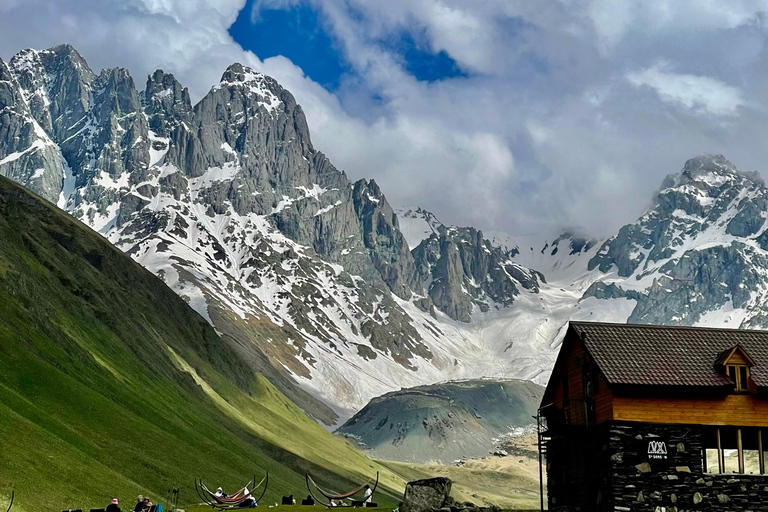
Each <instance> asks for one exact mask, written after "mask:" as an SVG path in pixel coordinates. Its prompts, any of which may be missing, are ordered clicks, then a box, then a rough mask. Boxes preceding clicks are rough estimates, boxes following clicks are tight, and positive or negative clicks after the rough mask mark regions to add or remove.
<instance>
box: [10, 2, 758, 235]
mask: <svg viewBox="0 0 768 512" xmlns="http://www.w3.org/2000/svg"><path fill="white" fill-rule="evenodd" d="M299 2H307V3H310V4H311V5H312V7H313V8H314V9H316V10H318V12H319V13H320V19H321V20H322V22H323V27H324V28H327V29H328V30H329V31H330V32H331V34H332V37H333V38H334V39H335V41H336V42H337V43H338V46H339V48H341V49H342V52H343V56H342V58H343V59H344V60H345V61H346V62H345V63H346V64H347V66H348V67H349V68H350V69H351V72H350V74H349V76H345V77H343V78H342V80H341V83H340V86H339V88H338V90H336V91H334V93H333V94H331V93H329V92H328V91H327V90H325V89H324V88H322V87H321V86H320V85H318V84H317V83H315V82H314V81H312V80H311V79H310V78H308V77H306V76H305V75H304V73H303V71H302V70H301V69H300V68H298V67H297V66H295V65H294V64H293V63H292V62H291V61H290V60H289V59H287V58H285V57H274V58H269V59H266V60H264V61H263V62H262V60H261V59H259V58H258V56H256V55H254V54H253V53H251V52H248V51H244V50H243V49H242V48H241V47H240V46H239V45H238V44H237V43H236V42H235V41H233V40H232V38H231V37H230V36H229V34H228V32H227V29H228V27H229V26H230V25H231V24H232V22H233V21H234V20H235V19H236V17H237V15H238V12H239V11H240V10H241V9H242V8H243V6H244V5H245V0H222V1H214V0H122V1H112V2H102V1H99V0H25V1H23V2H22V1H20V0H0V13H2V15H1V16H0V56H2V57H3V58H5V59H7V58H10V57H11V55H13V54H14V53H15V52H17V51H19V50H20V49H22V48H26V47H34V48H45V47H49V46H53V45H55V44H59V43H62V42H68V43H71V44H73V45H74V46H75V47H76V48H77V49H78V50H79V51H80V52H81V53H82V54H83V55H84V57H85V58H86V59H87V60H88V62H89V64H90V65H91V67H92V68H94V69H95V70H96V71H97V72H98V70H99V69H101V68H104V67H114V66H121V67H125V68H128V69H129V70H130V71H131V73H132V75H133V76H134V79H135V80H136V82H137V86H138V87H139V88H142V84H143V83H144V80H145V77H146V75H147V74H149V73H151V72H152V71H153V70H154V69H155V68H158V67H161V68H163V69H164V70H165V71H167V72H172V73H174V74H175V75H176V77H177V78H178V79H179V80H180V81H181V82H182V83H183V84H184V85H186V86H188V87H189V88H190V91H191V93H192V96H193V98H194V99H198V98H200V97H201V96H202V95H203V94H205V93H206V92H207V91H208V89H209V88H210V87H211V86H212V85H213V84H215V83H216V82H218V80H219V78H220V76H221V74H222V72H223V71H224V69H225V68H226V67H227V66H228V65H229V64H231V63H232V62H235V61H240V62H243V63H244V64H248V65H251V66H253V67H255V68H256V69H258V70H260V71H262V72H265V73H267V74H269V75H271V76H273V77H275V78H276V79H277V80H278V81H279V82H280V83H281V84H282V85H283V86H285V87H286V88H287V89H288V90H290V91H291V92H293V93H294V95H295V96H296V98H297V100H298V101H299V103H301V104H302V107H303V108H304V110H305V112H306V113H307V119H308V122H309V125H310V129H311V131H312V140H313V143H314V145H315V147H317V148H318V149H319V150H321V151H323V152H325V153H326V154H327V155H328V156H329V157H330V159H331V161H332V162H333V163H334V164H335V165H336V166H337V167H339V168H340V169H343V170H345V171H346V172H347V173H348V174H349V176H350V177H351V178H353V179H356V178H361V177H368V178H375V179H376V180H377V181H378V182H379V183H380V184H381V185H382V188H383V190H384V192H385V193H386V194H387V197H388V198H389V199H390V202H392V203H393V204H395V205H397V204H411V205H413V204H419V205H422V206H424V207H426V208H428V209H431V210H433V211H434V212H435V213H436V214H437V215H438V217H439V218H441V219H443V220H445V221H447V222H452V223H458V224H464V225H476V226H477V227H479V228H482V229H498V230H507V231H511V232H522V231H526V232H530V231H532V230H534V229H537V227H547V226H560V225H564V224H567V225H569V226H581V227H583V228H584V229H585V230H588V231H591V232H599V233H605V232H607V231H611V230H614V229H616V228H617V227H618V226H619V225H621V224H623V223H625V222H627V221H630V220H633V219H634V218H635V217H636V216H637V215H638V213H639V212H640V211H641V209H642V208H643V207H644V206H645V204H646V203H647V201H648V199H649V198H650V197H651V194H652V192H653V190H654V189H655V188H656V187H657V186H658V185H659V184H660V183H661V180H662V179H663V177H664V176H665V175H666V174H668V173H669V172H674V171H675V170H676V169H679V168H680V167H681V166H682V164H683V162H684V161H685V159H686V158H689V157H691V156H694V155H696V154H699V153H703V152H708V153H723V154H725V155H726V156H728V157H729V158H731V159H732V160H734V161H735V162H736V163H737V164H738V165H740V166H741V167H743V168H745V169H758V170H762V171H765V170H766V169H765V168H764V162H766V161H768V146H766V145H765V144H764V136H765V126H766V121H768V120H766V114H765V112H766V111H768V109H766V107H767V106H768V105H766V103H768V66H766V63H768V49H767V47H766V45H765V28H764V27H765V23H764V22H762V24H761V23H760V20H761V19H763V20H764V19H766V17H765V14H764V12H765V11H766V10H768V8H767V6H766V4H767V3H768V0H763V1H750V0H734V1H732V2H719V1H714V0H661V1H654V2H650V1H639V2H630V1H626V2H623V1H619V0H611V1H604V0H587V1H580V0H578V1H577V0H552V1H548V2H530V1H527V0H484V1H482V2H477V1H473V0H387V1H380V0H343V1H340V0H257V7H256V9H255V11H254V13H255V15H256V16H257V17H258V13H259V9H260V8H291V7H295V6H296V5H297V4H298V3H299ZM761 12H763V14H761ZM403 32H407V33H410V34H411V35H412V37H413V38H414V39H415V40H416V41H417V43H418V44H420V45H421V48H422V49H425V50H430V51H432V52H438V51H445V52H446V53H447V54H448V55H450V56H451V57H452V58H453V59H455V61H456V62H457V63H458V65H459V66H460V67H461V68H462V69H463V70H464V71H466V72H468V73H469V75H470V76H469V77H461V78H457V79H452V80H444V81H442V82H436V83H431V84H427V83H424V82H419V81H418V80H416V79H415V77H413V76H412V75H411V74H409V72H408V71H407V69H406V67H405V66H404V62H403V57H402V55H399V54H397V53H396V52H395V51H394V50H393V49H392V48H390V47H388V46H387V45H385V44H382V40H388V39H391V38H393V37H397V35H398V34H402V33H403ZM660 62H664V63H669V64H664V65H662V64H654V63H660ZM627 70H636V71H634V72H631V73H629V74H628V73H627ZM734 84H738V87H737V86H736V85H734ZM651 91H652V93H650V92H651ZM670 106H674V108H670ZM690 114H695V115H690ZM702 114H706V115H702ZM761 166H763V167H762V168H761ZM606 212H610V214H606Z"/></svg>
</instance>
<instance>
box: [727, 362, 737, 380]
mask: <svg viewBox="0 0 768 512" xmlns="http://www.w3.org/2000/svg"><path fill="white" fill-rule="evenodd" d="M728 376H729V377H730V378H731V379H732V380H733V382H736V367H735V366H729V367H728Z"/></svg>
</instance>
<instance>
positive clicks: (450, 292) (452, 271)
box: [413, 225, 545, 322]
mask: <svg viewBox="0 0 768 512" xmlns="http://www.w3.org/2000/svg"><path fill="white" fill-rule="evenodd" d="M437 230H438V233H433V234H432V235H430V236H429V237H428V238H426V239H425V240H423V241H422V242H421V244H419V246H418V247H416V249H414V250H413V254H414V259H415V262H416V268H417V271H418V273H419V280H420V282H422V283H424V286H425V288H426V289H427V294H428V296H429V297H430V299H431V300H432V301H433V302H434V304H435V305H436V306H437V308H438V309H440V310H441V311H443V312H444V313H446V314H447V315H448V316H450V317H451V318H453V319H454V320H459V321H461V322H469V321H470V320H471V318H472V313H473V311H474V309H475V307H477V308H478V309H479V310H480V311H481V312H487V311H489V310H490V308H491V307H492V306H495V307H503V306H511V305H512V303H513V302H514V301H515V297H517V296H518V295H519V294H520V291H519V289H518V285H520V286H522V287H523V288H525V289H526V290H529V291H531V292H533V293H538V291H539V286H540V282H545V281H544V276H543V275H542V274H540V273H539V272H536V271H534V270H531V269H528V268H525V267H523V266H521V265H519V264H517V263H515V262H514V261H512V260H511V257H512V256H513V255H514V253H513V252H511V251H508V250H506V249H504V248H502V247H498V246H495V245H493V244H492V243H491V242H490V241H489V240H486V239H485V237H484V236H483V233H482V231H480V230H477V229H475V228H471V227H468V228H458V227H445V226H442V225H440V226H438V227H437Z"/></svg>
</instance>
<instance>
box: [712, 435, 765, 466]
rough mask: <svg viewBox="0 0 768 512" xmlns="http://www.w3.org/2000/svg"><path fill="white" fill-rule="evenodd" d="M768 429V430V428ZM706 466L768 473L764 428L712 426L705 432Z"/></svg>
mask: <svg viewBox="0 0 768 512" xmlns="http://www.w3.org/2000/svg"><path fill="white" fill-rule="evenodd" d="M766 432H768V430H766ZM702 445H703V446H702V453H701V455H702V461H701V462H702V467H703V469H704V472H706V473H728V474H745V475H761V474H763V475H764V474H766V468H765V458H766V456H767V455H768V454H766V452H765V451H764V448H763V434H762V430H761V429H756V428H748V427H741V428H739V427H720V428H710V429H707V430H705V431H704V432H703V436H702Z"/></svg>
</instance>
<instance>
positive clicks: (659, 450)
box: [648, 439, 667, 460]
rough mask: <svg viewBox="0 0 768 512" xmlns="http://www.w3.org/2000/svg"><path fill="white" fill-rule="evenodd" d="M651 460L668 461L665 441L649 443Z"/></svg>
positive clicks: (649, 457)
mask: <svg viewBox="0 0 768 512" xmlns="http://www.w3.org/2000/svg"><path fill="white" fill-rule="evenodd" d="M648 459H649V460H667V443H666V442H665V441H658V440H655V439H654V440H652V441H648Z"/></svg>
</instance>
